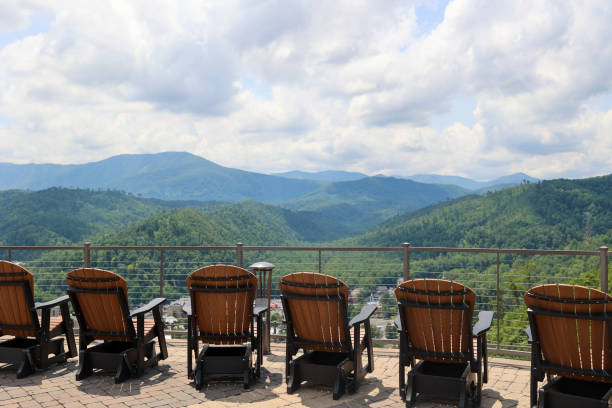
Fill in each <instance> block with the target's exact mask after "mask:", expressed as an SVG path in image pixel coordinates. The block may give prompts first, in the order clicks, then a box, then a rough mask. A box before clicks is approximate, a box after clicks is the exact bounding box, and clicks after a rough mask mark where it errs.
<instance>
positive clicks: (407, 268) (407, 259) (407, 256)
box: [402, 242, 410, 281]
mask: <svg viewBox="0 0 612 408" xmlns="http://www.w3.org/2000/svg"><path fill="white" fill-rule="evenodd" d="M402 248H403V254H404V281H407V280H409V279H410V243H408V242H404V243H403V244H402Z"/></svg>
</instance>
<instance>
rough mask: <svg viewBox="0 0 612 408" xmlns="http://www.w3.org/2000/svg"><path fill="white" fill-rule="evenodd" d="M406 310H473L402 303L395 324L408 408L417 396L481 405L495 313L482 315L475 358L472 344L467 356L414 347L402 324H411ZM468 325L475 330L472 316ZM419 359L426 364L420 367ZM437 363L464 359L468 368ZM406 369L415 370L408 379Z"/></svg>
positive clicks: (435, 293)
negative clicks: (429, 396) (490, 331)
mask: <svg viewBox="0 0 612 408" xmlns="http://www.w3.org/2000/svg"><path fill="white" fill-rule="evenodd" d="M400 289H401V290H403V291H407V292H412V293H418V294H421V295H431V296H439V295H444V294H445V293H443V292H438V291H429V290H414V289H408V288H400ZM466 293H467V292H466ZM449 294H450V293H449ZM461 294H462V292H459V291H456V292H453V293H452V295H453V296H457V295H461ZM406 306H407V307H416V308H426V309H434V310H436V309H453V310H469V309H470V306H469V305H468V304H467V303H461V304H452V303H451V304H437V303H435V302H434V303H420V302H410V301H408V300H407V299H401V300H399V301H398V308H399V312H400V313H399V316H398V317H397V318H396V319H395V321H394V323H395V326H396V327H397V329H398V331H399V333H400V363H399V389H400V395H401V397H402V398H403V399H404V401H405V402H406V407H413V406H414V404H415V401H416V395H417V393H419V394H420V393H423V394H428V395H434V396H437V397H444V398H457V397H459V407H461V408H462V407H466V406H467V405H468V403H469V400H470V399H471V400H472V402H473V403H475V404H477V405H479V404H480V401H481V398H482V384H483V383H487V382H488V356H487V331H488V330H489V329H490V328H491V322H492V320H493V312H491V311H481V312H480V313H479V314H478V322H477V323H476V325H475V326H474V327H473V328H472V338H475V339H476V356H474V346H473V342H472V341H468V343H467V347H468V351H467V353H460V352H457V353H450V352H437V351H430V350H421V349H418V348H416V347H413V346H412V343H411V342H410V336H409V334H408V327H406V326H404V325H403V323H402V322H405V321H407V320H406V312H405V309H404V307H406ZM464 324H466V325H467V327H472V316H471V315H470V314H469V313H468V314H467V315H466V321H465V323H464ZM417 359H422V360H421V361H419V362H418V363H417V362H416V360H417ZM428 359H429V361H428ZM433 359H460V360H463V361H465V364H462V363H456V362H448V363H446V362H441V361H431V360H433ZM406 367H411V370H410V371H409V372H408V375H406Z"/></svg>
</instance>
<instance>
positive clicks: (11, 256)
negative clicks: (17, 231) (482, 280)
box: [7, 248, 13, 262]
mask: <svg viewBox="0 0 612 408" xmlns="http://www.w3.org/2000/svg"><path fill="white" fill-rule="evenodd" d="M12 258H13V254H12V252H11V248H9V249H8V258H7V261H9V262H11V261H12V260H13V259H12Z"/></svg>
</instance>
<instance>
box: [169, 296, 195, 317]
mask: <svg viewBox="0 0 612 408" xmlns="http://www.w3.org/2000/svg"><path fill="white" fill-rule="evenodd" d="M186 305H191V298H188V297H182V298H180V299H176V300H173V301H172V302H170V304H169V305H167V306H166V307H165V314H166V315H168V316H174V317H176V318H179V317H185V316H186V314H185V312H183V307H184V306H186Z"/></svg>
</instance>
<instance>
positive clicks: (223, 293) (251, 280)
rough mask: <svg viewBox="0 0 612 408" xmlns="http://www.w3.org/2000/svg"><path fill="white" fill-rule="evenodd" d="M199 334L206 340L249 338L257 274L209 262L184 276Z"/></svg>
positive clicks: (222, 341)
mask: <svg viewBox="0 0 612 408" xmlns="http://www.w3.org/2000/svg"><path fill="white" fill-rule="evenodd" d="M187 287H188V289H189V294H190V296H191V307H192V313H193V315H194V316H195V318H196V324H197V327H198V329H199V332H200V334H199V338H200V339H202V340H203V341H205V342H207V343H209V344H240V343H244V342H247V341H249V340H250V336H251V331H250V330H251V322H252V315H253V301H254V299H255V291H256V290H257V277H256V276H255V275H254V274H252V273H251V272H249V271H247V270H246V269H243V268H240V267H237V266H232V265H211V266H206V267H204V268H201V269H198V270H196V271H194V272H193V273H191V275H189V276H188V277H187Z"/></svg>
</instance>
